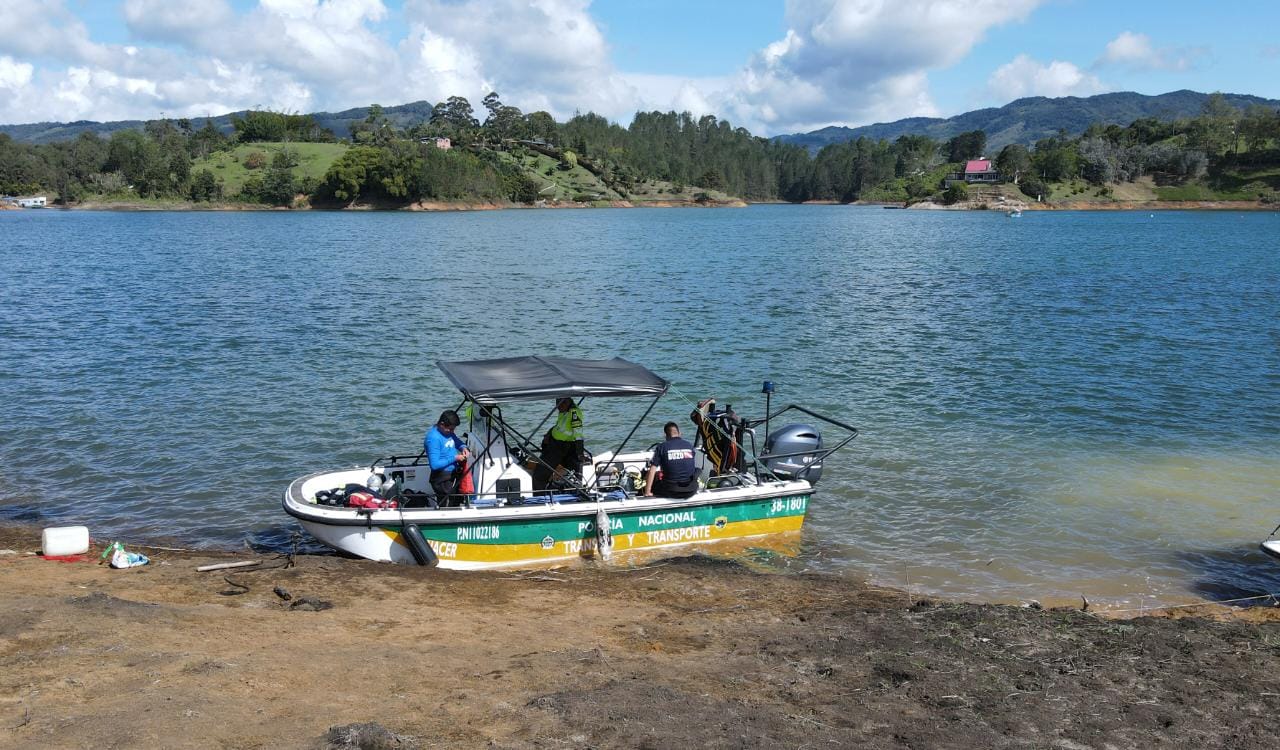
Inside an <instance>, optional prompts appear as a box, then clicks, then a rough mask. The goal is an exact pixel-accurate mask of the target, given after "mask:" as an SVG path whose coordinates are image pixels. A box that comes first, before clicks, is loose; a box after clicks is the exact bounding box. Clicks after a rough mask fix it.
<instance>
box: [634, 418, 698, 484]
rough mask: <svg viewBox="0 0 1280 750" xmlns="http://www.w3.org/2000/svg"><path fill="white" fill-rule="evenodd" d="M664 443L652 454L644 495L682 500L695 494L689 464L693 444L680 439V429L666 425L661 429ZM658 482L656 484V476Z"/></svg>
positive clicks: (695, 481)
mask: <svg viewBox="0 0 1280 750" xmlns="http://www.w3.org/2000/svg"><path fill="white" fill-rule="evenodd" d="M663 431H664V432H665V433H666V436H667V439H666V440H665V441H664V442H663V443H661V444H660V445H659V446H658V447H657V449H656V450H654V452H653V460H652V461H651V463H650V465H649V474H648V476H647V477H645V482H644V494H646V495H660V496H662V497H677V498H685V497H689V496H691V495H693V494H694V493H695V492H697V491H698V467H697V465H696V464H695V463H694V460H693V443H690V442H689V441H688V440H685V439H684V438H682V437H680V425H678V424H676V423H675V422H667V424H666V426H665V427H664V428H663ZM659 471H661V472H662V479H660V480H658V481H657V482H656V483H655V482H654V479H655V478H656V477H657V474H658V472H659Z"/></svg>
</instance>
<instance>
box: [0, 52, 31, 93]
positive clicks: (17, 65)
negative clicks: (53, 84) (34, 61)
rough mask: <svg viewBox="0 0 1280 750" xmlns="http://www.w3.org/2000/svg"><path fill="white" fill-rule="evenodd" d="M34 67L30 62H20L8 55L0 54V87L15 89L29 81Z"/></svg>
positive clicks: (22, 86)
mask: <svg viewBox="0 0 1280 750" xmlns="http://www.w3.org/2000/svg"><path fill="white" fill-rule="evenodd" d="M33 70H35V68H34V67H33V66H32V65H31V64H30V63H21V62H18V61H17V60H15V59H13V58H12V57H9V56H8V55H3V56H0V89H9V90H10V91H17V90H19V89H21V88H24V87H25V86H26V85H27V84H28V83H30V82H31V73H32V71H33Z"/></svg>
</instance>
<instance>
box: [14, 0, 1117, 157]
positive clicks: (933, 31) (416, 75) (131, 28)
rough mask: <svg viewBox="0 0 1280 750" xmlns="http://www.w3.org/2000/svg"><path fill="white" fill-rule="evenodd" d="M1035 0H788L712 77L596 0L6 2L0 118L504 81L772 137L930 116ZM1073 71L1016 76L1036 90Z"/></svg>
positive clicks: (120, 115) (317, 99)
mask: <svg viewBox="0 0 1280 750" xmlns="http://www.w3.org/2000/svg"><path fill="white" fill-rule="evenodd" d="M1040 2H1043V0H792V1H791V2H790V3H789V4H788V6H787V11H786V24H787V31H786V33H785V34H784V35H783V36H781V37H780V38H779V39H777V40H776V41H775V42H773V43H772V44H769V45H767V46H766V47H764V48H762V49H760V50H759V51H758V52H757V53H756V54H755V55H753V56H752V57H751V58H750V59H749V60H747V61H745V64H744V65H743V67H742V68H741V70H740V71H739V72H738V73H736V74H734V75H730V76H724V77H714V78H712V77H685V76H674V75H646V74H637V73H622V72H620V71H618V70H617V69H616V67H615V66H614V64H613V61H612V50H611V49H610V46H609V42H608V40H607V39H606V37H605V35H604V33H603V31H602V29H601V27H600V25H599V24H598V23H597V22H596V21H595V19H594V18H593V17H592V15H591V13H590V2H589V0H488V1H486V0H404V2H403V4H402V6H401V7H400V8H399V10H398V11H397V12H396V13H395V14H392V12H391V11H389V10H388V7H387V4H385V3H384V2H383V0H258V2H257V3H256V4H255V5H253V6H252V7H250V8H248V9H245V8H244V6H243V4H242V3H238V2H232V1H231V0H208V1H207V2H200V3H175V2H172V0H123V2H121V3H120V4H119V6H118V8H119V13H120V17H121V18H122V20H123V22H124V24H125V28H126V29H127V31H128V33H129V36H130V38H129V40H128V44H125V45H113V44H101V43H98V42H96V41H94V40H93V39H91V38H90V33H89V30H88V29H87V28H86V26H85V24H84V23H82V22H81V21H80V20H79V18H77V16H76V15H75V13H74V12H72V10H73V9H75V8H76V7H78V3H77V2H69V1H68V0H23V2H18V3H9V4H8V5H7V6H6V10H5V12H4V13H3V14H0V55H7V56H8V62H7V63H4V64H3V65H0V81H4V82H5V83H4V85H5V86H6V88H5V91H6V92H7V91H15V92H17V93H15V94H14V95H12V96H8V97H3V96H0V122H31V121H33V120H38V119H59V120H70V119H98V120H105V119H146V118H152V117H156V116H159V115H160V114H161V113H162V112H163V113H164V114H165V115H167V116H170V117H183V116H186V117H199V116H202V115H205V114H221V113H223V112H228V111H234V110H239V109H245V108H250V107H269V108H273V109H284V110H290V111H315V110H321V109H325V110H338V109H345V108H347V107H352V106H360V105H365V104H370V103H373V102H380V103H382V104H400V103H404V102H409V101H414V100H420V99H422V100H427V101H433V102H434V101H441V100H443V99H445V98H446V97H448V96H452V95H461V96H465V97H467V98H468V99H470V100H471V102H472V103H473V106H476V107H479V105H480V99H482V98H483V97H484V95H485V94H487V93H488V92H490V91H497V92H498V93H499V94H500V95H501V97H502V99H503V101H504V102H505V103H507V104H511V105H515V106H518V107H520V108H521V109H523V110H524V111H526V112H531V111H535V110H547V111H549V112H551V113H552V114H553V115H554V116H555V117H557V118H558V119H562V120H563V119H565V118H567V117H569V116H571V115H572V114H573V113H574V111H578V110H580V111H594V112H596V113H599V114H602V115H604V116H606V117H609V118H611V119H615V120H620V121H622V122H624V123H625V122H627V121H628V120H629V119H630V116H631V114H632V113H633V112H634V111H635V110H636V109H659V110H666V109H675V110H688V111H690V112H692V113H694V114H695V115H702V114H716V115H718V116H721V117H725V118H726V119H729V120H730V121H731V122H733V123H734V124H735V125H740V126H745V127H748V128H749V129H751V130H752V131H753V132H757V133H762V134H766V133H767V134H776V133H779V132H789V131H795V130H807V129H812V128H816V127H822V126H824V125H828V124H835V123H839V124H859V123H865V122H871V121H882V120H893V119H897V118H900V117H906V116H911V115H935V114H937V113H938V112H937V107H936V106H935V104H934V103H933V100H932V97H931V96H930V91H929V73H930V72H931V71H934V70H938V69H942V68H945V67H947V66H950V65H953V64H955V63H956V62H958V61H959V60H961V59H963V58H964V57H965V56H966V55H967V54H968V53H969V52H970V50H972V49H973V47H974V46H975V45H976V44H978V43H979V42H980V41H981V40H982V39H983V37H984V35H985V34H986V33H987V32H988V31H989V30H990V29H992V28H994V27H996V26H999V25H1001V24H1007V23H1013V22H1017V21H1020V20H1022V19H1024V18H1026V17H1027V15H1028V14H1029V13H1031V11H1032V10H1034V9H1035V7H1036V6H1037V5H1038V4H1039V3H1040ZM9 6H12V7H9ZM389 21H390V22H391V23H388V22H389ZM396 29H399V30H400V32H399V34H398V35H397V36H395V37H394V38H393V37H392V36H391V34H392V33H394V30H396ZM1055 65H1059V64H1058V63H1052V64H1050V66H1049V67H1050V68H1053V66H1055ZM19 66H25V67H19ZM1060 73H1061V71H1059V70H1057V69H1054V70H1053V72H1052V73H1050V74H1045V76H1041V77H1040V78H1035V77H1032V79H1031V83H1027V82H1025V81H1024V82H1023V83H1021V84H1019V85H1022V86H1024V87H1027V88H1028V89H1029V90H1030V89H1036V90H1041V89H1044V88H1046V87H1049V86H1051V85H1054V84H1053V83H1052V82H1054V81H1058V80H1059V78H1061V75H1060ZM1008 75H1009V77H1011V78H1012V77H1013V74H1012V73H1009V74H1008ZM1046 76H1047V77H1046ZM1024 78H1025V76H1024ZM1091 80H1093V79H1091V78H1090V77H1087V76H1086V77H1085V78H1084V79H1083V80H1081V81H1077V82H1076V84H1075V85H1076V86H1077V87H1086V86H1087V85H1089V82H1090V81H1091ZM1037 81H1038V82H1037ZM1009 85H1013V84H1012V83H1011V84H1009ZM1057 85H1069V84H1061V83H1059V84H1057ZM477 114H478V115H479V116H481V117H483V114H484V113H483V112H479V113H477Z"/></svg>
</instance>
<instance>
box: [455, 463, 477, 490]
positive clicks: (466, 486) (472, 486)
mask: <svg viewBox="0 0 1280 750" xmlns="http://www.w3.org/2000/svg"><path fill="white" fill-rule="evenodd" d="M475 492H476V483H475V480H473V479H472V478H471V463H470V462H468V463H467V464H466V466H465V468H463V470H462V479H461V480H460V481H459V482H458V494H460V495H474V494H475Z"/></svg>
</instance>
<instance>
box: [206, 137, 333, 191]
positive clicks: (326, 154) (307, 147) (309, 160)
mask: <svg viewBox="0 0 1280 750" xmlns="http://www.w3.org/2000/svg"><path fill="white" fill-rule="evenodd" d="M286 147H287V148H290V149H292V150H294V151H296V152H297V153H298V158H299V163H298V166H296V167H294V168H293V174H294V176H295V177H298V178H299V179H302V178H307V177H310V178H312V179H313V180H316V181H319V180H320V179H321V178H322V177H324V173H325V172H326V171H327V170H328V169H329V165H331V164H333V163H334V162H335V161H337V159H338V157H340V156H342V154H343V153H344V152H346V150H347V148H348V146H347V145H346V144H342V143H245V144H241V145H239V146H236V147H235V148H234V149H232V150H231V151H217V152H215V153H213V154H210V156H209V157H208V158H207V159H197V160H196V161H195V162H193V163H192V165H191V172H192V174H195V173H196V172H198V171H200V170H202V169H208V170H209V171H210V172H213V176H214V177H216V178H217V179H218V180H219V181H221V182H222V189H223V193H224V194H225V195H226V196H227V197H232V196H235V195H236V194H237V193H239V192H240V188H241V187H243V186H244V183H245V181H246V180H248V179H249V176H250V175H251V174H254V173H255V172H256V173H257V174H259V175H261V174H263V173H264V172H265V171H266V167H263V168H261V169H256V170H251V169H248V168H246V167H245V165H244V163H245V159H246V158H248V156H249V155H250V154H252V153H254V152H255V151H256V152H259V153H261V154H262V155H263V157H264V158H265V163H266V166H267V167H269V166H271V159H272V158H273V157H274V156H275V155H276V154H277V153H279V152H280V150H281V149H283V148H286Z"/></svg>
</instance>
